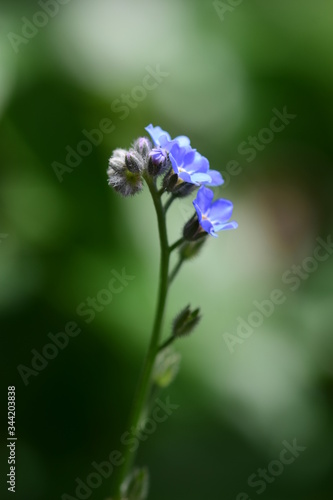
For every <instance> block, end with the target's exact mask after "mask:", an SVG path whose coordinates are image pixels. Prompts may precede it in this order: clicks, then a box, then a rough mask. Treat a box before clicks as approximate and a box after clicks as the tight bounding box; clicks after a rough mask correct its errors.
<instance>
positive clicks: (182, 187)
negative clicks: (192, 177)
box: [163, 169, 198, 198]
mask: <svg viewBox="0 0 333 500" xmlns="http://www.w3.org/2000/svg"><path fill="white" fill-rule="evenodd" d="M163 187H164V189H165V191H167V192H168V193H172V194H173V195H174V196H175V197H177V198H184V197H185V196H188V195H189V194H191V193H192V192H193V191H194V190H195V189H197V187H198V186H196V185H195V184H191V183H189V182H185V181H183V180H182V179H181V178H180V177H179V176H178V174H175V173H174V171H173V169H169V170H168V172H167V173H166V175H165V177H164V179H163Z"/></svg>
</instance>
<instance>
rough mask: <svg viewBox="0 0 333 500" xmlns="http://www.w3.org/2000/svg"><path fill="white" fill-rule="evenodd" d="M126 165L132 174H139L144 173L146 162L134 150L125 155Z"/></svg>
mask: <svg viewBox="0 0 333 500" xmlns="http://www.w3.org/2000/svg"><path fill="white" fill-rule="evenodd" d="M125 164H126V167H127V168H128V170H129V171H130V172H132V173H133V174H137V173H139V172H142V170H143V168H144V162H143V159H142V156H141V155H139V154H138V153H137V152H136V151H134V149H130V150H129V152H128V153H126V155H125Z"/></svg>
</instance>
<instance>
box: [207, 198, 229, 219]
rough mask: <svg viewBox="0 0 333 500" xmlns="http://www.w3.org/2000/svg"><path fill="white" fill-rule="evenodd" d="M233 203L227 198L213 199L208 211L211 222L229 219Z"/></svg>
mask: <svg viewBox="0 0 333 500" xmlns="http://www.w3.org/2000/svg"><path fill="white" fill-rule="evenodd" d="M232 210H233V204H232V202H231V201H229V200H223V199H219V200H216V201H214V203H213V204H212V206H211V207H210V209H209V211H208V217H209V219H210V220H211V221H212V222H213V223H215V222H216V223H218V224H221V223H223V222H226V221H228V220H229V219H230V217H231V215H232Z"/></svg>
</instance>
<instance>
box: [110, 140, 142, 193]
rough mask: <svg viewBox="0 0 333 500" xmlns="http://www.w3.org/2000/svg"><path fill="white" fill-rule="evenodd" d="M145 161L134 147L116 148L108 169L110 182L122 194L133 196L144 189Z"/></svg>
mask: <svg viewBox="0 0 333 500" xmlns="http://www.w3.org/2000/svg"><path fill="white" fill-rule="evenodd" d="M143 168H144V161H143V159H142V157H141V156H140V155H139V154H138V153H137V152H136V151H134V150H133V149H131V150H130V151H126V150H125V149H116V150H115V151H114V152H113V154H112V156H111V158H110V160H109V168H108V170H107V174H108V178H109V180H108V183H109V185H110V186H112V187H113V188H114V190H115V191H117V193H120V194H121V195H122V196H131V195H134V194H136V193H138V192H140V191H141V190H142V187H143V185H142V171H143Z"/></svg>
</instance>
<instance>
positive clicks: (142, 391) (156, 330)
mask: <svg viewBox="0 0 333 500" xmlns="http://www.w3.org/2000/svg"><path fill="white" fill-rule="evenodd" d="M145 180H146V182H147V185H148V188H149V191H150V194H151V196H152V198H153V202H154V206H155V210H156V214H157V222H158V229H159V237H160V244H161V259H160V277H159V291H158V302H157V308H156V313H155V320H154V325H153V330H152V335H151V339H150V344H149V347H148V352H147V355H146V358H145V361H144V366H143V371H142V374H141V379H140V381H139V386H138V389H137V393H136V397H135V399H134V405H133V408H132V412H131V415H130V419H129V424H128V429H131V428H132V427H133V428H135V429H136V428H137V427H138V426H139V424H140V419H141V415H142V412H143V409H144V406H145V404H146V402H147V398H148V394H149V390H150V387H151V374H152V370H153V367H154V361H155V357H156V354H157V352H158V345H159V341H160V337H161V327H162V322H163V316H164V310H165V305H166V298H167V292H168V275H169V257H170V250H169V244H168V236H167V228H166V221H165V212H164V209H163V206H162V202H161V197H160V195H159V193H158V191H157V188H156V185H155V183H154V181H153V180H152V179H151V178H150V177H149V176H146V177H145ZM123 458H124V462H123V464H122V466H121V469H120V470H119V476H118V481H117V483H116V491H115V497H114V498H115V500H120V499H121V493H120V488H121V484H122V483H123V481H124V480H125V478H126V476H127V474H128V472H129V470H130V467H131V464H132V462H133V460H134V453H133V452H131V451H130V449H129V448H128V447H127V448H126V450H125V451H124V453H123Z"/></svg>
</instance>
